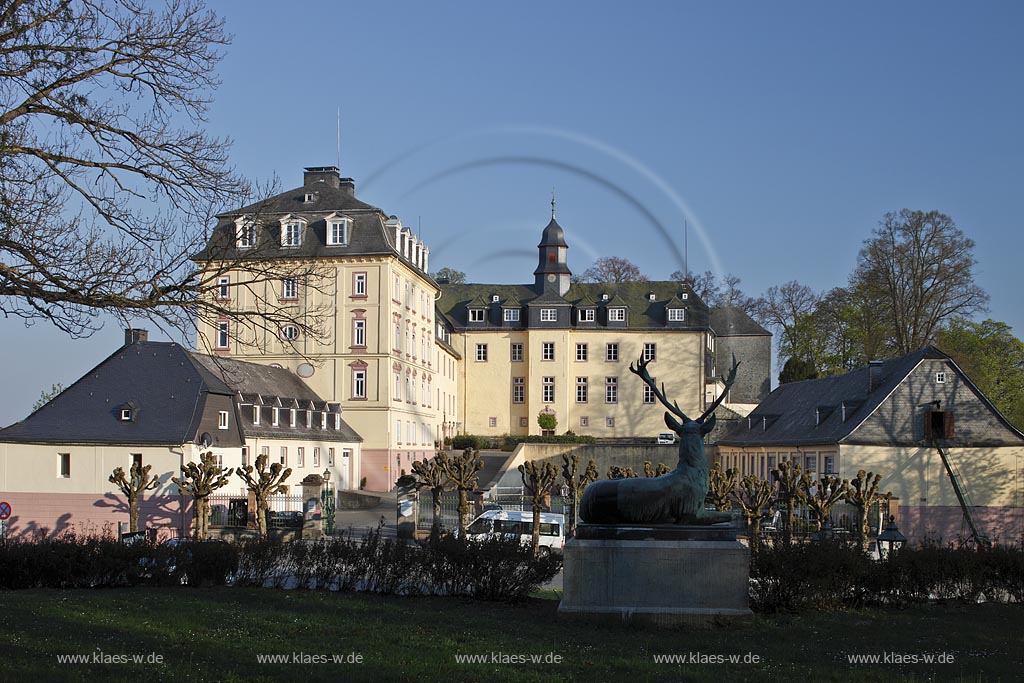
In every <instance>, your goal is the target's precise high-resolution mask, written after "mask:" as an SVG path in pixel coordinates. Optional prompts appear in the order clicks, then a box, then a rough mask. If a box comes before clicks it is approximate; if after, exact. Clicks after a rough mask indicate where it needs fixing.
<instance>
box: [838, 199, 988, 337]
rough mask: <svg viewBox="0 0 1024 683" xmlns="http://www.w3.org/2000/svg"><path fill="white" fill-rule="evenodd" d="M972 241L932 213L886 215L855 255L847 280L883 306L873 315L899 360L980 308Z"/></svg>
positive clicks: (982, 296) (982, 304)
mask: <svg viewBox="0 0 1024 683" xmlns="http://www.w3.org/2000/svg"><path fill="white" fill-rule="evenodd" d="M973 252H974V241H973V240H971V239H970V238H968V237H967V236H965V235H964V233H963V231H962V230H960V228H958V227H957V226H956V223H954V222H953V219H951V218H950V217H949V216H946V215H944V214H942V213H939V212H938V211H928V212H924V211H911V210H909V209H902V210H901V211H899V212H892V213H887V214H885V216H884V217H883V218H882V221H881V222H880V223H879V227H878V228H877V229H875V231H874V232H873V234H872V237H871V238H870V239H868V240H866V241H865V243H864V247H863V248H862V249H861V251H860V255H859V258H858V262H857V269H856V271H855V272H854V275H853V278H852V279H853V281H854V282H855V283H857V284H858V285H860V286H862V287H864V288H865V289H866V290H867V291H869V292H871V293H872V294H873V295H874V296H875V297H877V298H878V299H879V300H880V301H882V302H883V303H884V305H883V306H881V307H880V308H879V309H878V310H876V311H875V315H876V316H878V317H879V318H880V319H881V320H882V321H884V322H885V323H886V327H887V329H888V330H889V331H890V333H891V335H892V337H891V346H892V351H893V353H894V354H896V355H903V354H906V353H910V352H912V351H915V350H917V349H919V348H921V347H922V346H924V345H926V344H929V343H931V342H932V341H933V340H934V339H935V334H936V333H937V332H938V330H939V327H940V326H941V325H942V323H943V322H944V321H946V320H948V319H950V318H952V317H953V316H967V317H969V316H970V315H972V314H973V313H976V312H978V311H982V310H984V309H985V307H986V304H987V302H988V295H987V294H986V293H985V292H984V291H983V290H982V289H981V288H980V287H979V286H978V285H977V284H975V282H974V265H975V263H976V261H975V259H974V254H973Z"/></svg>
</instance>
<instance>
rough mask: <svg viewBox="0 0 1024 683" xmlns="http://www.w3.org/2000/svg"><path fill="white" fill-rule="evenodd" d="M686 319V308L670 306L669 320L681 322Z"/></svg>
mask: <svg viewBox="0 0 1024 683" xmlns="http://www.w3.org/2000/svg"><path fill="white" fill-rule="evenodd" d="M685 319H686V309H685V308H670V309H668V320H669V322H673V323H681V322H683V320H685Z"/></svg>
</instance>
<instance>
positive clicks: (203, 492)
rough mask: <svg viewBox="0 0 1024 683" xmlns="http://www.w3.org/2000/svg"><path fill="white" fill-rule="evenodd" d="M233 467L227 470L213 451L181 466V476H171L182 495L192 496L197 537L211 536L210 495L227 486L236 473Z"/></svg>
mask: <svg viewBox="0 0 1024 683" xmlns="http://www.w3.org/2000/svg"><path fill="white" fill-rule="evenodd" d="M234 471H235V470H234V469H233V468H229V469H227V470H225V469H224V467H223V466H222V465H220V464H219V463H218V462H217V456H215V455H214V454H213V452H212V451H209V452H206V453H201V454H200V455H199V462H198V463H194V462H189V463H186V464H184V465H182V467H181V475H182V476H181V477H171V481H173V482H174V483H175V484H177V485H178V491H179V492H180V493H181V494H182V495H186V496H192V514H193V518H194V519H195V531H194V534H195V537H196V538H198V539H205V538H208V537H209V532H208V527H209V519H210V501H209V498H210V495H211V494H212V493H213V492H214V491H216V490H217V489H219V488H222V487H224V486H227V483H228V480H229V478H230V477H231V475H232V474H233V473H234Z"/></svg>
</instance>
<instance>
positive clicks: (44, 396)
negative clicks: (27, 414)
mask: <svg viewBox="0 0 1024 683" xmlns="http://www.w3.org/2000/svg"><path fill="white" fill-rule="evenodd" d="M62 391H64V385H63V384H61V383H59V382H58V383H57V384H54V385H53V386H51V387H50V390H49V391H47V390H45V389H44V390H43V391H42V392H40V394H39V400H38V401H36V402H35V403H33V404H32V412H33V413H34V412H35V411H37V410H39V409H40V408H42V407H43V406H45V405H46V404H47V403H49V402H50V401H52V400H53V399H55V398H57V395H58V394H60V392H62Z"/></svg>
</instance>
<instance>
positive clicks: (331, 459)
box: [327, 448, 348, 467]
mask: <svg viewBox="0 0 1024 683" xmlns="http://www.w3.org/2000/svg"><path fill="white" fill-rule="evenodd" d="M347 450H348V449H347V448H346V449H342V451H341V452H342V453H344V452H345V451H347ZM327 466H328V467H334V449H333V448H328V449H327Z"/></svg>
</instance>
